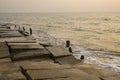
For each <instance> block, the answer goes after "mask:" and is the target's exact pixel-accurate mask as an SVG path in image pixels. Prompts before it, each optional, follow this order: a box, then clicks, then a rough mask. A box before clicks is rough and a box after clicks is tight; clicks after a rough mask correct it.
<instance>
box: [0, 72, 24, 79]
mask: <svg viewBox="0 0 120 80" xmlns="http://www.w3.org/2000/svg"><path fill="white" fill-rule="evenodd" d="M0 80H26V78H25V77H24V75H22V73H21V72H18V71H14V72H0Z"/></svg>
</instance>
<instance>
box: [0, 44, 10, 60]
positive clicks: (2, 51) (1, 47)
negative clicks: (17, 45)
mask: <svg viewBox="0 0 120 80" xmlns="http://www.w3.org/2000/svg"><path fill="white" fill-rule="evenodd" d="M9 57H10V54H9V49H8V46H7V44H6V43H5V42H0V58H9Z"/></svg>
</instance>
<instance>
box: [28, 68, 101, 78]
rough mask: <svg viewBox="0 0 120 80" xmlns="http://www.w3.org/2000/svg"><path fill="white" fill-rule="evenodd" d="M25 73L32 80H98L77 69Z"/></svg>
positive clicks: (29, 71)
mask: <svg viewBox="0 0 120 80" xmlns="http://www.w3.org/2000/svg"><path fill="white" fill-rule="evenodd" d="M27 72H28V74H29V75H30V76H31V78H32V79H33V80H39V79H55V78H68V77H80V78H82V79H81V80H100V79H99V78H97V77H96V76H92V75H88V74H87V73H85V72H83V71H80V70H78V69H63V70H28V71H27ZM93 78H94V79H93ZM64 80H66V79H64ZM68 80H69V79H68ZM73 80H75V79H73Z"/></svg>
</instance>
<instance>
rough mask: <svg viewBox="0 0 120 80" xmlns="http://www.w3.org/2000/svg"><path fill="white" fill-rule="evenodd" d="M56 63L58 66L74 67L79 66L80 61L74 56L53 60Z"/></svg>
mask: <svg viewBox="0 0 120 80" xmlns="http://www.w3.org/2000/svg"><path fill="white" fill-rule="evenodd" d="M55 60H56V61H57V62H59V63H60V64H67V65H76V64H80V63H81V62H80V60H77V59H76V58H75V57H74V56H72V55H71V56H65V57H60V58H56V59H55Z"/></svg>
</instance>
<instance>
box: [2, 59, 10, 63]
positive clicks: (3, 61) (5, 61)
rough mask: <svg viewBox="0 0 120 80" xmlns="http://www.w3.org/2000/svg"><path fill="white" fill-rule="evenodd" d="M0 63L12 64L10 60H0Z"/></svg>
mask: <svg viewBox="0 0 120 80" xmlns="http://www.w3.org/2000/svg"><path fill="white" fill-rule="evenodd" d="M0 63H12V61H11V59H10V58H2V59H0Z"/></svg>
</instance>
